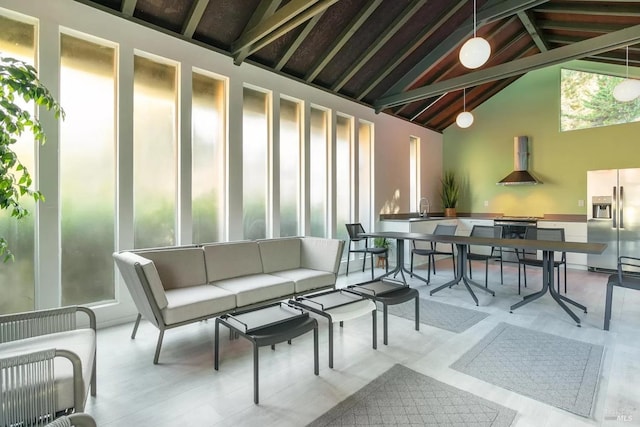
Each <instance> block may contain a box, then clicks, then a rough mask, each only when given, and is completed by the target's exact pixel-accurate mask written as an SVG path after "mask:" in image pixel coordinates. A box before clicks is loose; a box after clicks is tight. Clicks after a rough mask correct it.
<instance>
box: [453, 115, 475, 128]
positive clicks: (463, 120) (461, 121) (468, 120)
mask: <svg viewBox="0 0 640 427" xmlns="http://www.w3.org/2000/svg"><path fill="white" fill-rule="evenodd" d="M456 124H457V125H458V126H459V127H461V128H463V129H464V128H468V127H469V126H471V125H472V124H473V114H471V113H470V112H468V111H463V112H462V113H460V114H458V117H456Z"/></svg>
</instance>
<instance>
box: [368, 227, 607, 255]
mask: <svg viewBox="0 0 640 427" xmlns="http://www.w3.org/2000/svg"><path fill="white" fill-rule="evenodd" d="M362 236H363V237H385V238H387V239H401V240H423V241H429V242H440V243H453V244H456V245H460V244H462V245H478V246H496V247H503V248H514V249H524V250H527V249H528V250H539V251H553V252H574V253H584V254H596V255H597V254H601V253H602V252H604V250H605V249H606V248H607V245H606V244H605V243H585V242H558V241H552V240H533V239H502V238H492V237H471V236H446V235H436V234H425V233H407V232H399V231H372V232H368V233H364V234H362Z"/></svg>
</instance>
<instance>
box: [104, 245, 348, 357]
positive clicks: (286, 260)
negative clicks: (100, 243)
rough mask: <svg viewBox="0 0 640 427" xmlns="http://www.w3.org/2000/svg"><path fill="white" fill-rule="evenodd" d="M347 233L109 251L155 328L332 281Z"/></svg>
mask: <svg viewBox="0 0 640 427" xmlns="http://www.w3.org/2000/svg"><path fill="white" fill-rule="evenodd" d="M343 248H344V241H342V240H336V239H322V238H315V237H291V238H281V239H265V240H257V241H241V242H229V243H213V244H204V245H192V246H180V247H166V248H153V249H141V250H135V251H134V250H131V251H121V252H116V253H114V254H113V258H114V260H115V262H116V265H117V266H118V269H119V270H120V273H121V274H122V277H123V278H124V281H125V283H126V285H127V287H128V289H129V292H130V293H131V296H132V298H133V300H134V302H135V304H136V307H137V309H138V317H137V319H136V323H135V325H134V328H133V333H132V334H131V338H135V335H136V331H137V329H138V325H139V323H140V319H141V318H142V317H144V318H145V319H146V320H148V321H149V322H150V323H151V324H153V325H154V326H155V327H157V328H158V329H159V330H160V333H159V337H158V343H157V346H156V353H155V356H154V359H153V363H156V364H157V363H158V358H159V356H160V348H161V346H162V339H163V336H164V331H165V330H166V329H171V328H175V327H178V326H182V325H186V324H189V323H193V322H197V321H200V320H205V319H209V318H212V317H217V316H220V315H222V314H225V313H230V312H234V311H236V310H239V309H242V310H244V309H247V308H251V307H254V306H259V305H264V304H267V303H270V302H273V301H278V300H282V299H285V298H290V297H292V296H295V295H302V294H307V293H310V292H314V291H318V290H321V289H326V288H333V287H335V283H336V277H337V273H338V268H339V266H340V259H341V256H342V251H343Z"/></svg>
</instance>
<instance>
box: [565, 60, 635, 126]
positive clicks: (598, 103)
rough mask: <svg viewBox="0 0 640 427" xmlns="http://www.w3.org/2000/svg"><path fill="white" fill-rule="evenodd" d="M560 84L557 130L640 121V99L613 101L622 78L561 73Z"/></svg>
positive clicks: (570, 72)
mask: <svg viewBox="0 0 640 427" xmlns="http://www.w3.org/2000/svg"><path fill="white" fill-rule="evenodd" d="M560 80H561V85H560V130H562V131H569V130H576V129H587V128H592V127H599V126H609V125H617V124H621V123H630V122H637V121H640V98H637V99H635V100H634V101H631V102H619V101H617V100H616V99H615V98H614V97H613V88H614V87H616V85H617V84H618V83H620V82H621V81H622V80H623V79H622V78H621V77H613V76H608V75H605V74H598V73H589V72H584V71H577V70H569V69H562V71H561V79H560Z"/></svg>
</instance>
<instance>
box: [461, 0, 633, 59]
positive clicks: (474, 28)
mask: <svg viewBox="0 0 640 427" xmlns="http://www.w3.org/2000/svg"><path fill="white" fill-rule="evenodd" d="M475 36H476V0H473V37H475ZM627 49H628V48H627Z"/></svg>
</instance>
